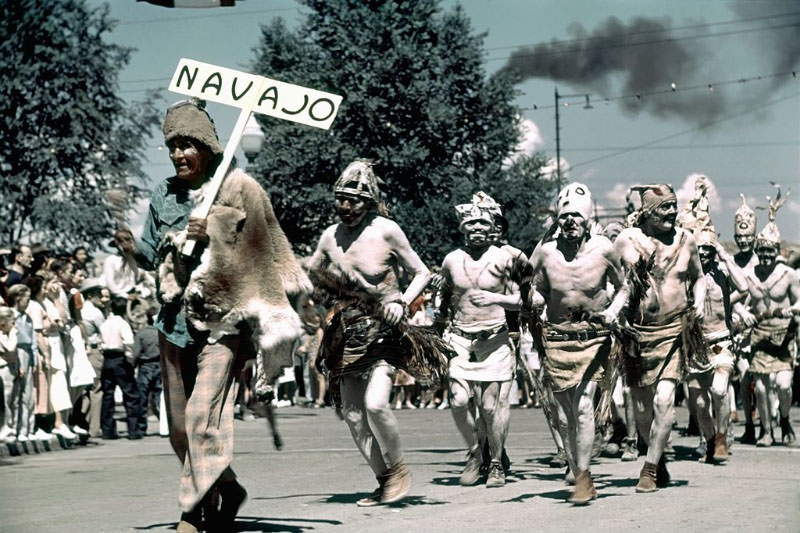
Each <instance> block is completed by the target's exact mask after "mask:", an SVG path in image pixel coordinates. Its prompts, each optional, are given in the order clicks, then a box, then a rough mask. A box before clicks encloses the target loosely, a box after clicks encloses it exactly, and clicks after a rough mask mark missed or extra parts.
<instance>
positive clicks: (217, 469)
mask: <svg viewBox="0 0 800 533" xmlns="http://www.w3.org/2000/svg"><path fill="white" fill-rule="evenodd" d="M162 130H163V133H164V141H165V144H166V146H167V148H168V150H169V157H170V159H171V160H172V164H173V165H174V167H175V174H174V175H173V176H171V177H169V178H167V179H165V180H164V181H162V182H161V183H159V184H158V185H157V186H156V188H155V190H154V191H153V194H152V196H151V200H150V208H149V210H148V215H147V219H146V220H145V227H144V230H143V233H142V237H141V239H140V240H139V241H138V243H137V252H136V258H137V261H138V262H139V266H141V267H142V268H145V269H147V270H157V272H158V275H159V289H158V293H159V298H160V301H161V303H162V306H161V309H160V312H159V315H158V317H157V319H156V321H155V326H156V329H158V330H159V351H160V352H161V370H162V382H163V387H164V398H165V403H166V411H167V418H168V420H169V434H170V443H171V444H172V447H173V450H174V451H175V454H176V455H177V456H178V459H179V460H180V462H181V464H182V474H181V481H180V491H179V503H180V508H181V510H182V512H183V514H182V515H181V522H180V523H179V525H178V531H179V532H181V533H184V532H194V531H197V530H198V528H199V527H202V525H201V523H202V521H203V514H204V512H205V514H206V517H205V518H206V520H207V521H210V522H216V523H214V524H212V526H211V527H213V528H216V529H218V530H220V531H228V530H231V529H232V528H233V527H234V526H233V522H234V520H235V517H236V514H237V512H238V510H239V508H240V506H241V505H242V504H243V503H244V500H245V499H246V496H247V492H246V491H245V489H244V487H242V486H241V485H240V484H239V483H238V481H237V478H236V474H235V473H234V471H233V470H232V468H231V466H230V465H231V462H232V460H233V401H234V398H233V395H232V394H231V384H232V382H233V377H234V375H235V374H236V371H237V366H241V364H243V362H244V360H246V359H247V358H249V357H252V356H254V351H255V346H254V345H257V346H258V349H259V350H260V356H261V357H262V358H266V359H267V361H268V362H269V363H270V365H271V364H273V361H275V362H276V364H278V365H279V364H286V365H290V364H291V348H292V346H293V344H294V342H295V339H296V338H297V337H298V336H299V334H300V331H301V326H300V320H299V318H298V317H297V314H296V313H295V312H294V310H293V309H292V308H291V306H290V304H289V301H288V299H287V293H298V292H307V291H309V290H310V288H311V287H310V283H309V282H308V278H307V277H306V276H305V275H304V274H303V273H302V271H301V269H300V266H299V264H298V263H297V260H296V258H295V257H294V254H293V253H292V251H291V247H290V245H289V242H288V241H287V239H286V236H285V235H284V233H283V231H282V230H281V228H280V225H279V224H278V221H277V219H276V217H275V214H274V212H273V210H272V205H271V203H270V201H269V197H268V196H267V194H266V192H265V191H264V189H263V188H262V187H261V186H260V185H259V184H258V183H257V182H256V181H255V180H254V179H253V178H251V177H250V176H248V175H247V174H245V173H244V172H243V171H241V170H240V169H238V168H234V169H232V170H230V171H229V172H228V173H227V175H226V176H225V178H224V181H223V182H222V186H221V188H220V190H219V193H218V194H217V197H216V199H215V201H214V206H213V207H212V208H211V211H210V213H209V216H208V218H207V219H201V218H196V217H190V213H191V211H192V210H193V209H194V208H195V206H196V205H199V204H200V203H201V202H202V199H203V196H204V195H205V194H207V193H208V190H209V184H210V183H211V178H212V176H213V175H214V172H215V170H216V168H217V166H218V165H219V164H220V163H221V161H222V158H223V149H222V146H221V145H220V143H219V140H218V137H217V133H216V130H215V128H214V123H213V121H212V120H211V117H210V116H209V115H208V113H207V112H206V111H205V109H204V106H203V104H202V103H200V102H198V101H193V100H189V101H183V102H179V103H177V104H175V105H173V106H171V107H170V108H169V109H168V110H167V113H166V116H165V118H164V123H163V127H162ZM184 230H185V231H184ZM187 239H192V240H194V241H195V242H197V243H198V244H199V245H200V246H198V247H197V249H196V252H197V253H195V254H193V255H192V256H191V257H186V256H184V255H183V254H182V253H181V250H182V249H183V243H184V242H185V241H186V240H187ZM203 245H205V246H203ZM198 254H201V255H199V257H198ZM251 336H252V341H251ZM217 494H218V495H219V497H220V498H221V503H220V505H219V507H218V508H217V506H216V504H215V502H216V501H217V498H216V495H217Z"/></svg>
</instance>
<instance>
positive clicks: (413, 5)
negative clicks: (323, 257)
mask: <svg viewBox="0 0 800 533" xmlns="http://www.w3.org/2000/svg"><path fill="white" fill-rule="evenodd" d="M302 3H303V4H305V7H306V8H307V17H306V19H305V21H304V22H303V23H302V24H301V26H300V27H299V28H298V29H297V30H296V31H290V30H289V29H288V28H287V26H286V24H285V23H284V22H283V21H282V20H281V19H275V20H273V21H272V22H271V23H270V24H268V25H265V26H262V36H261V40H260V43H259V45H258V47H257V48H256V50H255V52H256V58H255V61H254V69H255V71H257V72H258V73H260V74H263V75H265V76H268V77H271V78H275V79H280V80H283V81H287V82H291V83H297V84H300V85H304V86H308V87H313V88H316V89H321V90H325V91H329V92H333V93H337V94H341V95H343V96H344V100H343V102H342V105H341V107H340V110H339V115H338V117H337V118H336V120H335V121H334V123H333V126H332V127H331V129H330V130H329V131H318V130H313V129H311V128H307V127H305V126H298V125H295V124H292V123H288V122H285V121H280V120H276V119H272V118H269V117H262V116H259V117H258V118H259V120H260V121H261V124H262V126H263V127H264V130H265V133H266V142H265V148H264V150H263V151H262V153H261V154H260V155H259V157H258V159H257V161H256V164H255V167H256V169H255V171H254V174H256V176H257V177H258V178H259V179H260V180H261V181H262V183H263V184H264V185H265V186H266V187H267V188H268V189H269V192H270V195H271V197H272V199H273V203H274V204H275V208H276V211H277V213H278V216H279V218H280V219H281V223H282V226H283V227H284V229H285V230H286V232H287V234H288V236H289V239H290V240H291V241H292V242H293V243H294V244H295V246H296V248H297V251H298V252H300V253H308V252H309V251H310V250H312V249H313V247H314V246H315V244H316V241H317V239H318V237H319V235H320V233H321V231H322V230H323V229H324V227H325V226H327V225H328V224H330V223H332V222H333V221H334V210H333V208H332V207H333V204H332V194H331V186H332V184H333V182H334V180H335V179H336V176H338V174H339V173H340V172H341V171H342V170H343V169H344V168H345V166H347V164H348V163H349V162H351V161H352V160H353V159H355V158H357V157H367V158H371V159H374V160H375V161H377V163H376V165H375V169H376V173H377V174H378V175H379V176H380V177H381V178H382V179H383V181H384V185H383V187H382V188H383V191H384V193H385V194H386V196H387V198H386V201H387V205H388V206H389V210H390V213H391V216H392V217H393V218H395V219H396V220H397V221H398V222H399V223H400V225H401V226H402V227H403V228H404V229H405V231H406V233H407V234H408V236H409V239H410V240H411V243H412V246H414V248H415V249H416V250H417V251H418V252H419V253H420V255H422V256H423V258H424V259H425V260H426V261H427V262H428V263H429V264H438V263H439V262H440V261H441V259H442V257H443V256H444V255H445V254H446V253H447V252H448V251H450V250H451V249H452V248H453V247H454V246H455V245H456V244H457V243H460V242H461V236H460V235H459V234H458V231H457V224H456V220H455V212H454V210H453V205H454V204H456V203H463V202H467V201H469V199H470V197H471V195H472V193H474V192H476V191H477V190H479V189H481V188H482V189H484V190H486V191H487V192H489V193H490V194H496V195H497V197H498V199H501V200H502V201H504V203H505V204H506V207H507V208H509V209H514V210H515V212H514V213H509V219H510V220H511V221H512V222H513V227H512V231H511V235H512V237H519V238H525V239H533V238H535V237H537V236H538V235H539V234H540V233H541V206H542V205H545V204H547V203H548V202H549V200H550V199H551V198H552V194H553V183H552V182H550V181H548V180H546V179H544V178H543V177H542V176H541V173H540V172H539V169H540V168H541V166H542V163H543V161H542V159H541V157H532V158H531V157H529V158H526V157H522V158H521V159H520V160H518V162H517V163H515V164H514V165H512V166H511V167H508V168H506V167H504V166H503V161H504V159H506V158H507V157H508V155H509V154H510V153H511V151H512V150H513V148H514V147H515V146H516V144H517V142H518V140H519V137H520V132H519V127H518V126H519V109H518V108H517V107H516V106H515V105H513V103H512V102H513V98H514V96H515V94H514V88H513V80H512V79H511V78H509V77H506V76H505V75H504V74H500V75H496V76H488V77H487V75H486V72H485V70H484V60H485V57H484V51H483V39H484V35H480V34H475V33H474V32H473V30H472V28H471V26H470V21H469V19H468V17H467V16H466V15H465V13H464V11H463V10H462V9H461V8H460V7H455V8H454V9H452V10H450V11H447V12H445V11H443V10H442V9H441V8H440V6H439V4H440V2H439V1H438V0H417V1H414V2H403V1H400V0H372V1H367V2H364V1H357V0H304V1H303V2H302ZM512 191H514V192H513V193H512ZM512 194H516V196H512ZM523 200H524V202H526V203H523V202H522V201H523ZM518 245H519V246H521V247H528V243H522V242H521V243H519V244H518Z"/></svg>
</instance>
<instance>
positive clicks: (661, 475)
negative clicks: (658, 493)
mask: <svg viewBox="0 0 800 533" xmlns="http://www.w3.org/2000/svg"><path fill="white" fill-rule="evenodd" d="M669 480H670V476H669V471H668V470H667V460H666V459H665V458H664V456H663V455H662V456H661V459H659V460H658V465H656V486H657V487H658V488H660V489H663V488H664V487H668V486H669Z"/></svg>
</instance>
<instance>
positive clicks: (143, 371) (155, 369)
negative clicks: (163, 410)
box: [136, 359, 161, 435]
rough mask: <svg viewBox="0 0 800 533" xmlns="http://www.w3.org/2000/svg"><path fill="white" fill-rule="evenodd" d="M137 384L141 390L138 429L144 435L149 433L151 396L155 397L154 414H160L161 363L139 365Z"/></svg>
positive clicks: (149, 362) (150, 362) (148, 362)
mask: <svg viewBox="0 0 800 533" xmlns="http://www.w3.org/2000/svg"><path fill="white" fill-rule="evenodd" d="M136 384H137V386H138V388H139V401H140V405H139V415H140V416H139V422H138V424H137V426H136V429H137V431H138V432H139V433H141V434H142V435H144V434H145V433H147V402H148V399H149V398H150V395H151V394H152V395H153V413H155V415H156V416H158V414H159V412H158V411H159V408H160V407H161V362H160V361H159V360H158V359H156V360H155V361H147V362H144V363H142V364H140V365H139V374H138V375H137V376H136Z"/></svg>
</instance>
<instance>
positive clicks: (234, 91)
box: [231, 77, 253, 100]
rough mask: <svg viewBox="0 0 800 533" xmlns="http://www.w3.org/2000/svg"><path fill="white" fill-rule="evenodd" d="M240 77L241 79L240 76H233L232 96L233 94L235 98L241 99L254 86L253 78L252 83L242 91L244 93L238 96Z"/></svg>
mask: <svg viewBox="0 0 800 533" xmlns="http://www.w3.org/2000/svg"><path fill="white" fill-rule="evenodd" d="M238 79H239V78H238V77H237V78H233V81H232V82H231V96H233V99H234V100H240V99H241V98H242V96H244V95H246V94H247V92H248V91H249V90H250V87H252V86H253V80H250V83H249V84H248V85H247V88H246V89H245V90H244V91H242V94H240V95H239V96H236V80H238Z"/></svg>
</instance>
